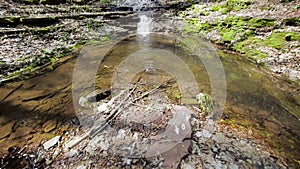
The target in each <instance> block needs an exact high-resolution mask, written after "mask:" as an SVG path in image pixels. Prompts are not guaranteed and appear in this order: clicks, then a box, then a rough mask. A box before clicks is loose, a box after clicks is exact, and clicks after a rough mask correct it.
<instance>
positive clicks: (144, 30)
mask: <svg viewBox="0 0 300 169" xmlns="http://www.w3.org/2000/svg"><path fill="white" fill-rule="evenodd" d="M139 18H140V21H139V23H138V24H137V34H139V35H142V36H143V37H144V36H147V35H148V34H150V33H151V32H152V29H153V18H151V17H149V16H147V15H144V14H143V15H139Z"/></svg>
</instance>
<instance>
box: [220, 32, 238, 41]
mask: <svg viewBox="0 0 300 169" xmlns="http://www.w3.org/2000/svg"><path fill="white" fill-rule="evenodd" d="M236 34H237V32H236V31H234V30H230V31H228V32H225V33H224V34H223V35H222V41H224V42H227V43H230V42H231V41H232V40H234V39H235V37H236Z"/></svg>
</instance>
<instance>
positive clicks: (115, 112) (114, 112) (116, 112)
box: [89, 86, 136, 138]
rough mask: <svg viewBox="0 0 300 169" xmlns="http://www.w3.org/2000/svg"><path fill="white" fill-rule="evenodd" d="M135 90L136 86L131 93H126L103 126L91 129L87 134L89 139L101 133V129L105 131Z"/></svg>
mask: <svg viewBox="0 0 300 169" xmlns="http://www.w3.org/2000/svg"><path fill="white" fill-rule="evenodd" d="M135 89H136V86H135V87H134V88H133V89H131V91H130V92H129V93H128V95H127V96H126V97H125V99H123V100H122V102H121V103H119V105H118V106H117V107H116V108H115V109H113V110H112V111H111V113H110V115H109V116H108V117H107V119H106V122H105V124H104V125H102V126H100V127H95V128H92V130H91V132H90V134H89V135H90V138H93V137H94V136H95V135H96V134H98V133H99V132H101V131H102V130H103V129H105V128H106V127H107V125H108V124H109V123H110V122H111V121H112V120H113V119H114V118H115V117H116V116H117V114H118V112H119V109H120V108H121V107H122V105H123V104H124V103H125V101H126V100H127V99H129V97H130V96H131V95H132V93H133V92H134V91H135Z"/></svg>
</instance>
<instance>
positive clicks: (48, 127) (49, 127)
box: [43, 120, 57, 133]
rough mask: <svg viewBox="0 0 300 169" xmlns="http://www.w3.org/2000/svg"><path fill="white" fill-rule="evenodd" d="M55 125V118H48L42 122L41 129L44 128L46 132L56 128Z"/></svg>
mask: <svg viewBox="0 0 300 169" xmlns="http://www.w3.org/2000/svg"><path fill="white" fill-rule="evenodd" d="M56 126H57V122H56V120H49V121H47V122H46V123H44V125H43V130H44V132H46V133H48V132H50V131H53V130H54V129H56Z"/></svg>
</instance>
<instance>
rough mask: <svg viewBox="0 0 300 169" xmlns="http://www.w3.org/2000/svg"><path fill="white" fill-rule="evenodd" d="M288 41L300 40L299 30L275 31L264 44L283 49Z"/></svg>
mask: <svg viewBox="0 0 300 169" xmlns="http://www.w3.org/2000/svg"><path fill="white" fill-rule="evenodd" d="M287 41H300V33H299V32H274V33H272V34H271V35H270V36H268V37H267V38H266V39H265V40H264V41H263V43H262V44H263V45H266V46H269V47H272V48H276V49H279V50H281V49H282V48H284V45H285V44H286V42H287Z"/></svg>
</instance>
